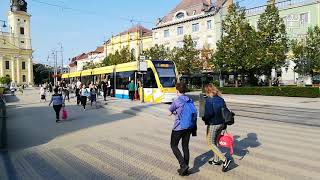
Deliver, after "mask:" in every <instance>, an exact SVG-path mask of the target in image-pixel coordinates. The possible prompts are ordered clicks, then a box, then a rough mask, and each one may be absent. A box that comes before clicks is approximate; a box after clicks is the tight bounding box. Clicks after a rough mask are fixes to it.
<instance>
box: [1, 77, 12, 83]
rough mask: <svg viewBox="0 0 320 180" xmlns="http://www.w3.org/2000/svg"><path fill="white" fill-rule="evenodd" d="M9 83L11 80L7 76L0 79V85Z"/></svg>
mask: <svg viewBox="0 0 320 180" xmlns="http://www.w3.org/2000/svg"><path fill="white" fill-rule="evenodd" d="M10 82H11V78H10V77H8V76H5V77H0V83H1V84H3V85H9V84H10Z"/></svg>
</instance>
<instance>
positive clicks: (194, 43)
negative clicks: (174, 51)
mask: <svg viewBox="0 0 320 180" xmlns="http://www.w3.org/2000/svg"><path fill="white" fill-rule="evenodd" d="M193 47H194V48H197V47H198V41H197V40H193Z"/></svg>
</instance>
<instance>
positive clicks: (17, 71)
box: [0, 0, 33, 85]
mask: <svg viewBox="0 0 320 180" xmlns="http://www.w3.org/2000/svg"><path fill="white" fill-rule="evenodd" d="M30 17H31V15H30V14H28V13H27V2H26V1H25V0H11V8H10V11H9V12H8V23H7V24H6V22H5V21H0V23H1V24H0V77H4V76H8V77H10V78H11V80H12V82H13V83H16V84H18V85H22V84H26V85H33V63H32V52H33V51H32V46H31V35H30ZM4 30H6V31H4Z"/></svg>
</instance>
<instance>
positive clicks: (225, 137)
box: [219, 131, 234, 155]
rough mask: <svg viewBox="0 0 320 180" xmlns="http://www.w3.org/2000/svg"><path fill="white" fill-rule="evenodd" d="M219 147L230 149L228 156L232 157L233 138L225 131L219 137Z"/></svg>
mask: <svg viewBox="0 0 320 180" xmlns="http://www.w3.org/2000/svg"><path fill="white" fill-rule="evenodd" d="M219 145H220V146H221V147H225V148H228V149H230V154H231V155H233V145H234V138H233V136H232V135H231V134H229V133H228V132H227V131H225V132H224V133H223V134H221V135H220V137H219Z"/></svg>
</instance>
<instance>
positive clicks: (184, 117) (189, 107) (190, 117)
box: [179, 99, 198, 129]
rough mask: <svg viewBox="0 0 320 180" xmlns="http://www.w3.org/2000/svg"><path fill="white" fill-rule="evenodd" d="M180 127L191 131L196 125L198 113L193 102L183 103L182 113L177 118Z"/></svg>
mask: <svg viewBox="0 0 320 180" xmlns="http://www.w3.org/2000/svg"><path fill="white" fill-rule="evenodd" d="M179 119H180V127H181V128H182V129H193V128H195V127H196V125H197V119H198V111H197V108H196V106H195V105H194V103H193V101H192V100H191V99H190V100H188V101H187V102H184V105H183V106H182V112H181V114H180V116H179Z"/></svg>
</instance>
